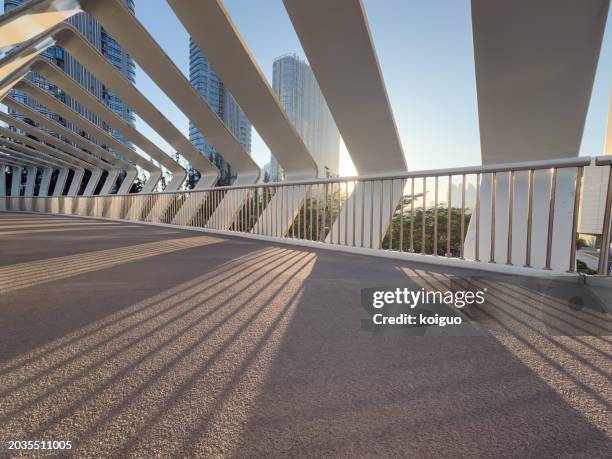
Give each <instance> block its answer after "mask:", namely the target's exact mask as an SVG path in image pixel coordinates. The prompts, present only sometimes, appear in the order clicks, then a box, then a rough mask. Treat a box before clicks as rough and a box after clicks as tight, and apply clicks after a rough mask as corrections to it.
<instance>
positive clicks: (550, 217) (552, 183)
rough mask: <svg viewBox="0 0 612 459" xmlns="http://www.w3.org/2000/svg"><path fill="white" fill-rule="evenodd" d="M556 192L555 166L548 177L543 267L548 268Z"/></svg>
mask: <svg viewBox="0 0 612 459" xmlns="http://www.w3.org/2000/svg"><path fill="white" fill-rule="evenodd" d="M556 194H557V168H556V167H555V168H554V169H553V170H552V176H551V178H550V198H549V201H548V228H547V238H546V265H545V266H544V269H546V270H550V261H551V258H552V241H553V228H554V222H555V196H556Z"/></svg>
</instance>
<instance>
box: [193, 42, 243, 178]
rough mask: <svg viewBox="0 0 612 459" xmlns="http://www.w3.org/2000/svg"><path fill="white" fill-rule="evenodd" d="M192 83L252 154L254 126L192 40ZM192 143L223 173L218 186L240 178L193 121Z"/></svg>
mask: <svg viewBox="0 0 612 459" xmlns="http://www.w3.org/2000/svg"><path fill="white" fill-rule="evenodd" d="M189 80H190V81H191V84H192V85H193V86H194V87H195V88H196V89H197V90H198V92H199V93H200V94H201V95H202V97H203V98H204V99H205V100H206V102H208V104H209V105H210V107H211V108H212V109H213V110H214V111H215V112H216V113H217V115H218V116H219V118H221V120H222V121H223V124H225V126H226V127H227V128H228V129H229V131H230V132H231V133H232V134H234V136H235V137H236V139H238V141H239V142H240V144H241V145H242V147H243V148H244V149H245V150H246V151H247V152H248V153H249V154H250V153H251V123H250V122H249V120H248V119H247V117H246V115H245V114H244V112H243V111H242V110H241V108H240V107H239V106H238V104H237V103H236V100H235V99H234V98H233V97H232V95H231V94H230V92H229V91H228V90H227V88H226V87H225V85H224V84H223V82H222V81H221V80H220V79H219V76H218V75H217V74H216V72H215V71H214V70H213V69H212V67H211V66H210V64H209V62H208V59H206V57H205V56H204V55H203V54H202V52H201V51H200V49H199V48H198V46H197V45H196V44H195V43H194V42H193V40H191V39H190V40H189ZM189 140H191V143H193V144H194V145H195V147H196V148H197V149H198V150H199V151H201V152H202V153H204V154H205V155H206V156H207V157H208V159H210V161H211V162H213V163H214V164H215V165H216V166H217V167H218V168H219V170H220V171H221V176H220V178H219V182H218V184H219V185H230V184H231V183H232V181H233V180H234V178H235V177H236V173H235V171H234V170H233V169H232V168H231V167H230V165H229V164H228V163H227V162H226V161H225V160H224V159H223V157H222V156H221V155H220V154H219V153H218V152H217V151H216V150H215V149H214V148H213V147H212V145H210V144H209V143H208V141H207V140H206V137H204V135H202V133H201V132H200V131H198V129H197V128H196V127H195V126H194V125H193V124H192V123H191V122H190V123H189ZM193 174H194V171H193V170H190V182H193V181H195V180H194V177H193Z"/></svg>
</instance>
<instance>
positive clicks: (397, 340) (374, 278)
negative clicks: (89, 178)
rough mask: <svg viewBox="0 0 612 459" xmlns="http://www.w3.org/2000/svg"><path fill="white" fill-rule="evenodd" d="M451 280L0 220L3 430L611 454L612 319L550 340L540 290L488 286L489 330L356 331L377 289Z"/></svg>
mask: <svg viewBox="0 0 612 459" xmlns="http://www.w3.org/2000/svg"><path fill="white" fill-rule="evenodd" d="M452 274H453V272H452V271H449V270H443V269H442V268H439V267H437V268H434V267H432V266H427V265H418V264H414V263H407V262H400V261H392V260H386V259H377V258H370V257H365V256H359V255H350V254H343V253H336V252H331V251H325V250H314V249H305V248H297V247H291V246H284V245H277V244H271V243H263V242H257V241H251V240H245V239H240V238H226V237H218V236H213V235H207V234H204V233H200V232H191V231H182V230H175V229H168V228H162V227H153V226H148V227H145V226H142V225H133V224H128V223H116V222H107V221H96V220H86V219H76V218H69V217H59V216H58V217H50V216H42V215H34V214H17V213H13V214H11V213H3V214H0V330H1V334H0V438H2V439H22V440H28V439H65V440H71V441H72V443H73V444H74V445H75V448H76V449H77V452H78V453H79V454H80V455H83V456H85V455H91V456H103V455H110V454H113V455H115V456H125V455H129V454H134V455H137V456H140V457H151V456H152V455H153V454H158V455H161V456H168V455H176V456H183V457H184V456H186V455H192V456H193V455H207V456H210V455H219V454H223V455H235V456H239V457H243V456H270V455H281V454H285V455H294V456H295V455H306V454H308V455H313V454H314V455H326V456H328V455H345V456H355V455H377V456H383V455H403V456H411V457H432V456H437V457H449V456H453V457H457V456H464V455H465V456H467V455H470V456H482V457H495V456H522V457H525V456H526V455H532V456H538V455H540V456H557V457H559V456H564V455H575V456H585V457H597V456H601V455H603V454H605V451H610V446H612V444H611V443H610V434H611V433H612V428H611V427H610V401H611V398H612V397H611V389H610V387H611V385H610V379H609V377H610V356H611V355H612V346H611V344H610V342H611V341H610V338H609V336H602V335H604V334H605V333H599V336H597V334H598V333H596V331H597V330H599V329H601V328H604V329H605V327H607V326H608V325H609V323H607V324H606V323H605V322H604V321H603V320H602V319H601V314H600V313H599V312H596V311H586V312H580V313H578V312H572V311H570V316H571V317H579V318H580V320H582V322H581V323H582V326H583V327H584V328H585V329H588V330H589V331H592V330H595V332H593V333H591V334H592V335H593V336H555V334H554V333H547V332H546V330H551V327H552V328H555V327H558V328H559V327H561V328H562V327H563V326H564V325H563V323H564V322H563V320H565V319H564V318H563V317H561V318H560V319H558V320H557V319H555V320H556V322H555V323H554V324H553V325H550V324H548V327H549V328H548V329H544V331H542V330H543V329H542V328H541V327H539V325H541V324H538V321H541V320H543V319H542V317H543V315H542V314H539V313H538V314H536V313H534V311H536V308H537V306H536V305H537V304H538V302H539V303H542V297H537V295H538V294H539V293H537V292H534V291H533V290H531V289H530V287H529V286H528V285H527V284H521V283H520V282H518V283H512V282H509V283H497V284H494V283H490V284H489V291H490V292H492V293H491V296H492V297H493V298H495V299H496V302H497V304H498V305H501V306H502V307H501V308H498V311H497V312H492V311H493V307H491V309H489V310H480V311H479V310H475V311H471V312H470V314H471V315H473V317H475V318H477V319H478V318H480V319H482V320H480V322H479V327H480V330H483V331H484V333H481V334H480V336H469V337H466V336H457V337H434V336H407V335H404V334H380V333H369V332H365V331H361V330H360V321H361V319H363V318H367V315H366V314H365V311H364V310H363V309H362V307H361V306H360V290H361V289H362V288H364V287H381V286H392V287H396V286H410V287H414V288H418V287H419V286H423V285H432V284H434V283H436V282H441V281H442V280H443V279H444V278H445V277H448V276H449V275H452ZM494 291H495V292H496V293H493V292H494ZM540 293H541V292H540ZM553 310H554V311H557V310H558V311H561V309H559V308H557V309H554V308H553ZM539 312H541V311H539ZM566 322H567V321H566ZM604 331H605V330H604ZM608 332H609V330H608Z"/></svg>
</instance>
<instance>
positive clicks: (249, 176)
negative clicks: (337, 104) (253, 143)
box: [80, 0, 260, 184]
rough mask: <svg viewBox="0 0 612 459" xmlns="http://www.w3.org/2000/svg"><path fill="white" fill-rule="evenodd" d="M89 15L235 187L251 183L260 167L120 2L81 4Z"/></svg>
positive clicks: (97, 0) (92, 0)
mask: <svg viewBox="0 0 612 459" xmlns="http://www.w3.org/2000/svg"><path fill="white" fill-rule="evenodd" d="M80 3H81V6H82V8H83V10H84V11H86V12H87V13H89V14H91V15H92V16H93V17H94V18H95V19H96V20H98V21H99V22H100V23H101V24H102V25H103V27H104V28H105V29H106V30H107V31H108V32H109V33H110V34H111V35H112V36H113V38H114V39H115V40H117V42H118V43H119V44H120V45H121V46H122V48H123V49H124V50H125V51H126V52H127V53H129V54H130V56H131V57H132V58H133V59H134V60H135V61H136V62H137V63H138V65H139V66H140V67H141V68H142V69H143V70H144V71H145V72H146V73H147V74H148V75H149V77H150V78H151V79H152V80H153V81H154V82H155V83H156V84H157V86H158V87H159V88H160V89H161V90H162V91H163V92H164V93H165V94H166V95H167V96H168V97H169V98H170V100H172V102H173V103H174V104H175V105H176V106H177V107H178V108H179V109H180V110H181V111H182V112H183V113H184V114H185V115H186V116H187V118H188V119H189V120H190V121H191V122H192V123H193V124H194V125H195V126H196V127H197V128H198V130H199V131H200V132H201V133H202V134H203V135H204V136H205V137H206V140H207V141H208V142H209V143H210V144H211V145H212V146H213V147H214V148H215V149H216V150H217V151H218V152H219V154H221V155H222V156H223V158H224V159H225V160H226V161H227V162H228V163H229V164H230V165H231V166H232V167H233V168H234V169H235V170H236V172H237V177H238V178H237V182H236V183H244V184H247V183H254V182H256V181H257V179H258V178H259V173H260V171H259V167H258V166H257V164H256V163H255V161H253V159H252V158H251V157H250V155H249V154H248V153H247V152H246V151H245V150H244V148H243V147H242V145H240V142H238V140H237V139H236V138H235V137H234V136H233V135H232V133H231V132H230V131H229V130H228V129H227V128H226V127H225V125H224V124H223V122H222V121H221V119H220V118H219V117H218V116H217V114H216V113H215V112H214V110H212V109H211V107H210V106H209V105H208V104H207V103H206V101H205V100H204V98H203V97H202V95H201V94H200V93H199V92H198V91H197V90H196V89H195V88H194V87H193V86H192V85H191V84H190V83H189V81H188V80H187V78H185V76H184V75H183V73H182V72H181V71H180V70H179V69H178V68H177V67H176V65H175V64H174V62H172V60H171V59H170V58H169V57H168V56H167V55H166V53H164V51H163V50H162V49H161V47H160V46H159V45H158V44H157V42H156V41H155V40H154V39H153V37H151V35H150V34H149V32H148V31H147V30H146V29H145V28H144V27H143V26H142V24H141V23H140V22H139V21H138V19H137V18H136V17H134V15H133V14H131V13H130V11H129V10H128V9H127V8H126V6H125V5H124V4H123V2H122V1H121V0H105V1H100V0H81V2H80Z"/></svg>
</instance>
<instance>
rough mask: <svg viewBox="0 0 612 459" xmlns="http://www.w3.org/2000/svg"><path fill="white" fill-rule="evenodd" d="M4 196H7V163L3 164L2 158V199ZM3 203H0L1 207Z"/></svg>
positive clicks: (0, 178)
mask: <svg viewBox="0 0 612 459" xmlns="http://www.w3.org/2000/svg"><path fill="white" fill-rule="evenodd" d="M4 196H6V163H5V162H3V160H2V158H1V157H0V197H4ZM2 203H3V202H2ZM2 203H0V205H2ZM3 209H4V207H3Z"/></svg>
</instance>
